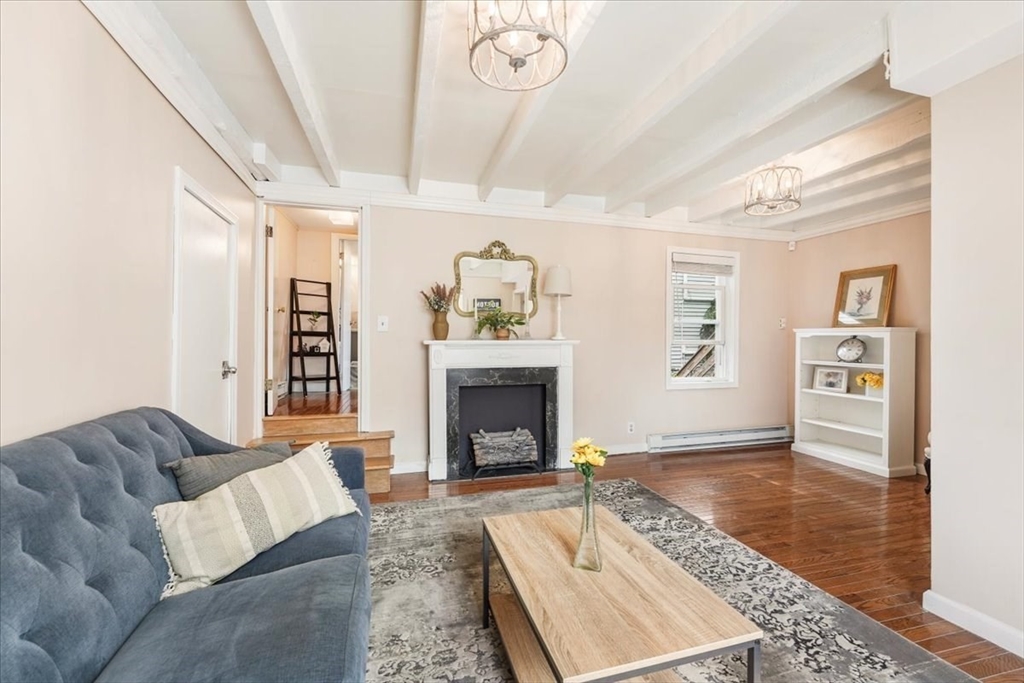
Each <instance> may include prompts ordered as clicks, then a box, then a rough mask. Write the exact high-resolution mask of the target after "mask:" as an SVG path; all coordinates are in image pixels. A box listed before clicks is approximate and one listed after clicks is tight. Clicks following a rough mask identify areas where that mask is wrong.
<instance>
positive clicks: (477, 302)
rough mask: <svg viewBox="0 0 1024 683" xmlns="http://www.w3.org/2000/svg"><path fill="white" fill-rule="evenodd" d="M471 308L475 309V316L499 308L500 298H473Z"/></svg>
mask: <svg viewBox="0 0 1024 683" xmlns="http://www.w3.org/2000/svg"><path fill="white" fill-rule="evenodd" d="M473 310H474V311H476V317H477V318H479V317H480V316H482V315H484V314H485V313H490V312H491V311H498V310H501V298H500V297H493V298H486V299H473Z"/></svg>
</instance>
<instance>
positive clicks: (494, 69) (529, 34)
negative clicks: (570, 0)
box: [468, 0, 569, 92]
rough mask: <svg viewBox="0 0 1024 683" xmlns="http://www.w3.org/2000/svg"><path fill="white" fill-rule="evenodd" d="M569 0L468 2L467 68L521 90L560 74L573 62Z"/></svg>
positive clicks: (500, 84)
mask: <svg viewBox="0 0 1024 683" xmlns="http://www.w3.org/2000/svg"><path fill="white" fill-rule="evenodd" d="M566 27H567V13H566V0H470V2H469V31H468V34H469V67H470V69H472V71H473V75H474V76H476V77H477V78H479V79H480V80H481V81H483V82H484V83H486V84H487V85H489V86H491V87H492V88H497V89H498V90H510V91H513V92H518V91H522V90H533V89H535V88H540V87H541V86H545V85H547V84H548V83H551V82H552V81H554V80H555V79H556V78H558V77H559V76H560V75H561V73H562V72H563V71H565V66H566V64H568V62H569V51H568V48H567V47H566V43H567V40H566V33H567V32H566Z"/></svg>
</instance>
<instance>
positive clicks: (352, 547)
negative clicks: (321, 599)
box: [218, 489, 370, 583]
mask: <svg viewBox="0 0 1024 683" xmlns="http://www.w3.org/2000/svg"><path fill="white" fill-rule="evenodd" d="M349 493H351V494H352V500H354V501H355V503H356V506H358V508H359V511H360V512H361V513H362V514H361V515H346V516H345V517H335V518H334V519H329V520H327V521H326V522H321V523H320V524H317V525H316V526H315V527H313V528H311V529H306V530H305V531H300V532H299V533H297V534H295V535H294V536H292V537H291V538H289V539H288V540H287V541H283V542H281V543H278V544H277V545H275V546H274V547H273V548H271V549H270V550H267V551H265V552H262V553H260V554H259V555H257V556H256V557H255V558H253V559H252V560H250V561H249V562H246V563H245V564H244V565H242V566H241V567H239V568H238V569H237V570H235V571H234V572H233V573H232V574H229V575H228V576H226V577H224V578H223V579H221V580H220V581H219V582H218V583H224V582H225V581H237V580H238V579H244V578H246V577H249V576H257V575H259V574H266V573H267V572H273V571H277V570H278V569H283V568H285V567H292V566H294V565H297V564H302V563H303V562H311V561H313V560H319V559H321V558H324V557H338V556H340V555H363V556H365V555H366V547H367V539H368V538H369V534H370V496H369V495H367V493H366V491H365V490H364V489H356V490H355V491H349Z"/></svg>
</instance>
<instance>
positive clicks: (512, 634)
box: [490, 593, 682, 683]
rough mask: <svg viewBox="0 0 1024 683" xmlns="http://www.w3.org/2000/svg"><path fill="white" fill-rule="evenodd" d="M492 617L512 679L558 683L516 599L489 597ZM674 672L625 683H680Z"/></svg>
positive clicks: (502, 594)
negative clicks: (509, 665) (510, 668)
mask: <svg viewBox="0 0 1024 683" xmlns="http://www.w3.org/2000/svg"><path fill="white" fill-rule="evenodd" d="M490 602H491V614H492V615H493V616H494V622H495V623H496V624H497V625H498V633H499V634H500V635H501V642H502V644H503V645H504V646H505V654H507V655H508V661H509V663H511V664H512V675H514V676H515V677H516V680H517V681H519V683H548V682H549V681H550V683H555V681H557V680H558V679H557V678H556V677H555V674H554V672H552V671H551V666H550V665H549V664H548V660H547V658H546V657H545V656H544V650H542V649H541V647H540V643H539V642H538V641H537V636H536V634H534V632H533V629H532V628H531V627H530V622H529V621H527V619H526V615H525V614H524V613H523V608H522V607H520V606H519V601H518V600H517V599H516V597H515V596H514V595H509V594H506V593H494V594H492V595H491V597H490ZM681 681H682V679H681V678H679V676H678V675H676V673H675V672H674V671H672V670H671V669H665V670H664V671H655V672H654V673H649V674H647V675H645V676H637V677H634V678H629V679H627V681H626V683H681Z"/></svg>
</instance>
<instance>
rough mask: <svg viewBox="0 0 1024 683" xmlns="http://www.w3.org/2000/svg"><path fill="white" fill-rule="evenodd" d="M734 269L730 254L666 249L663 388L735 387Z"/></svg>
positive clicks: (735, 259)
mask: <svg viewBox="0 0 1024 683" xmlns="http://www.w3.org/2000/svg"><path fill="white" fill-rule="evenodd" d="M738 270H739V255H738V254H735V253H729V252H703V251H688V250H682V249H671V250H670V251H669V259H668V307H667V317H668V320H667V321H666V322H667V327H668V359H667V360H668V379H667V386H668V387H669V388H686V387H698V386H704V387H707V386H734V385H735V377H736V373H735V368H736V350H737V348H738V345H737V343H736V338H737V335H738V332H739V330H738V329H736V327H737V325H736V323H735V317H736V316H735V301H734V299H735V291H736V281H737V278H738Z"/></svg>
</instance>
